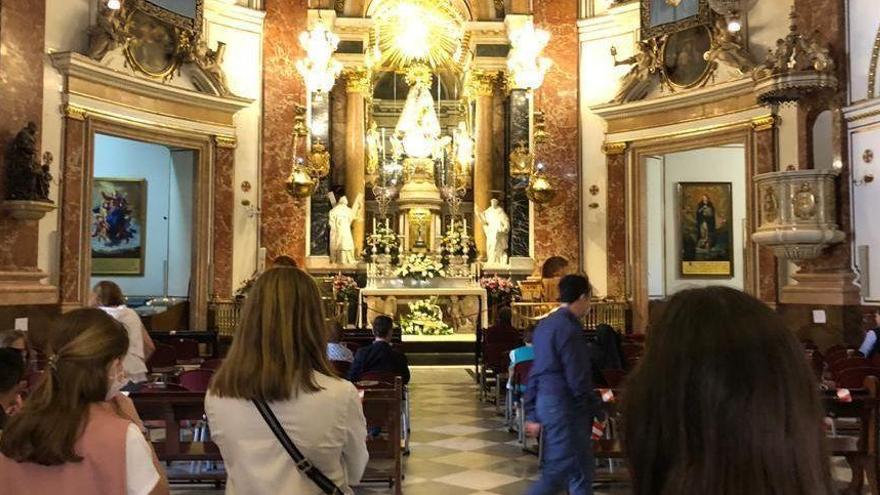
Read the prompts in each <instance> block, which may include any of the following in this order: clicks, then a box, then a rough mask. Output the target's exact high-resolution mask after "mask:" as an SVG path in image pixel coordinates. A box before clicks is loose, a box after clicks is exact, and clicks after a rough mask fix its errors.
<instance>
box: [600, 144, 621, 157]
mask: <svg viewBox="0 0 880 495" xmlns="http://www.w3.org/2000/svg"><path fill="white" fill-rule="evenodd" d="M626 146H627V142H626V141H622V142H619V143H605V144H603V145H602V152H603V153H605V154H606V155H609V156H611V155H622V154H624V153H625V152H626Z"/></svg>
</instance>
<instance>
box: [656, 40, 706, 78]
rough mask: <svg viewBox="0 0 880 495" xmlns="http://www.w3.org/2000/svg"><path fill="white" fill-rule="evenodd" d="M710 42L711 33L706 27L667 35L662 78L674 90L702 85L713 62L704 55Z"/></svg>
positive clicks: (662, 58)
mask: <svg viewBox="0 0 880 495" xmlns="http://www.w3.org/2000/svg"><path fill="white" fill-rule="evenodd" d="M711 45H712V33H711V32H710V31H709V28H708V27H706V26H695V27H692V28H689V29H685V30H684V31H679V32H677V33H673V34H670V35H669V36H668V37H667V38H666V40H665V41H664V43H663V48H662V53H661V60H662V71H663V79H664V80H665V81H666V82H667V83H668V84H669V85H670V86H672V87H673V88H675V89H687V88H693V87H696V86H700V85H702V84H704V83H705V82H706V80H707V79H708V78H709V74H710V73H711V72H712V63H711V62H709V61H708V60H706V59H705V57H704V54H705V53H706V52H707V51H709V48H710V47H711Z"/></svg>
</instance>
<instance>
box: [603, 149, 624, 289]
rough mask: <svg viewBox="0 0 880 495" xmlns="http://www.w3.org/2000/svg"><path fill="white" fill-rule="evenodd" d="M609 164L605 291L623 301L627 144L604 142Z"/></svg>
mask: <svg viewBox="0 0 880 495" xmlns="http://www.w3.org/2000/svg"><path fill="white" fill-rule="evenodd" d="M603 151H604V152H605V155H606V157H607V158H606V159H607V163H608V186H607V190H606V196H607V204H608V221H607V229H608V230H607V233H606V235H607V239H608V254H607V257H608V289H607V293H608V296H609V297H614V298H624V297H626V295H627V290H626V214H625V213H624V212H625V211H626V155H625V152H626V143H606V144H605V146H604V147H603Z"/></svg>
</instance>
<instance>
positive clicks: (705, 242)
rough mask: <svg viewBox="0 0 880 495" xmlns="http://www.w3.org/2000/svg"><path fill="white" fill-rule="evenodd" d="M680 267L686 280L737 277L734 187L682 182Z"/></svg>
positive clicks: (679, 229) (729, 184) (721, 183)
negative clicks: (734, 237)
mask: <svg viewBox="0 0 880 495" xmlns="http://www.w3.org/2000/svg"><path fill="white" fill-rule="evenodd" d="M678 235H679V242H680V246H679V268H680V272H679V273H680V275H681V277H682V278H730V277H733V270H734V266H733V249H734V246H733V186H732V185H731V183H730V182H679V183H678Z"/></svg>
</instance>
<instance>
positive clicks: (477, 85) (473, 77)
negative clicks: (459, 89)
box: [465, 69, 499, 97]
mask: <svg viewBox="0 0 880 495" xmlns="http://www.w3.org/2000/svg"><path fill="white" fill-rule="evenodd" d="M498 79H499V78H498V74H497V73H495V72H486V71H483V70H480V69H474V70H472V71H471V72H470V74H469V77H468V78H467V82H466V83H465V93H466V94H467V95H468V96H471V97H475V96H492V95H493V94H495V85H496V83H497V82H498Z"/></svg>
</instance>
